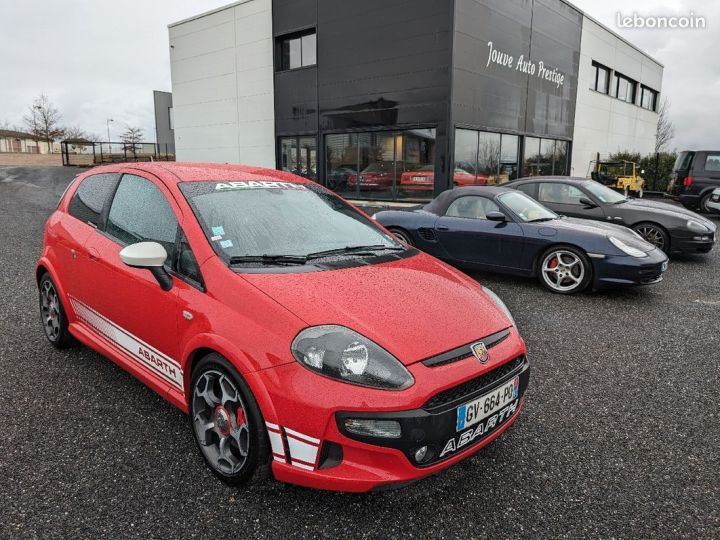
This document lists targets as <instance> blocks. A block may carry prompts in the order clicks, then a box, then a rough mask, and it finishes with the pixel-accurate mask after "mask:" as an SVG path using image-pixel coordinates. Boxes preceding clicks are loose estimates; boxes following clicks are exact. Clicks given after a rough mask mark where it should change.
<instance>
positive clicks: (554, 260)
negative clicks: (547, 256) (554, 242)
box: [550, 257, 558, 268]
mask: <svg viewBox="0 0 720 540" xmlns="http://www.w3.org/2000/svg"><path fill="white" fill-rule="evenodd" d="M557 265H558V260H557V257H555V258H554V259H553V260H552V261H550V268H557Z"/></svg>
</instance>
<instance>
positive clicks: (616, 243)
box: [608, 236, 647, 259]
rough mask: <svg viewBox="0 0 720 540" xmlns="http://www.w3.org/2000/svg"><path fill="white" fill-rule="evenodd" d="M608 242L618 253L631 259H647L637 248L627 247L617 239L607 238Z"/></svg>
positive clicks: (645, 254)
mask: <svg viewBox="0 0 720 540" xmlns="http://www.w3.org/2000/svg"><path fill="white" fill-rule="evenodd" d="M608 240H610V243H611V244H612V245H613V246H615V247H616V248H618V249H619V250H620V251H622V252H623V253H625V255H630V256H631V257H637V258H638V259H642V258H643V257H647V253H645V252H644V251H641V250H639V249H637V248H634V247H632V246H628V245H627V244H626V243H625V242H623V241H622V240H620V239H619V238H615V237H614V236H608Z"/></svg>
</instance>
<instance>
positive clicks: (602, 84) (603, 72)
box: [590, 62, 610, 94]
mask: <svg viewBox="0 0 720 540" xmlns="http://www.w3.org/2000/svg"><path fill="white" fill-rule="evenodd" d="M592 67H593V73H592V83H591V86H590V89H591V90H596V91H598V92H602V93H603V94H607V93H608V83H609V82H610V68H606V67H605V66H603V65H602V64H598V63H597V62H593V63H592Z"/></svg>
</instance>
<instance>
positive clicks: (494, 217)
mask: <svg viewBox="0 0 720 540" xmlns="http://www.w3.org/2000/svg"><path fill="white" fill-rule="evenodd" d="M485 217H486V218H487V219H489V220H490V221H500V222H505V221H507V218H506V217H505V214H503V213H502V212H488V213H487V214H485Z"/></svg>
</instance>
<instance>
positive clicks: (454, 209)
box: [445, 196, 500, 219]
mask: <svg viewBox="0 0 720 540" xmlns="http://www.w3.org/2000/svg"><path fill="white" fill-rule="evenodd" d="M499 211H500V207H499V206H498V205H497V204H495V203H494V202H493V201H491V200H490V199H486V198H485V197H477V196H469V197H460V198H459V199H455V200H454V201H453V202H452V203H451V204H450V206H448V209H447V212H445V215H446V216H448V217H461V218H467V219H487V218H486V217H485V216H487V214H488V212H499Z"/></svg>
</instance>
